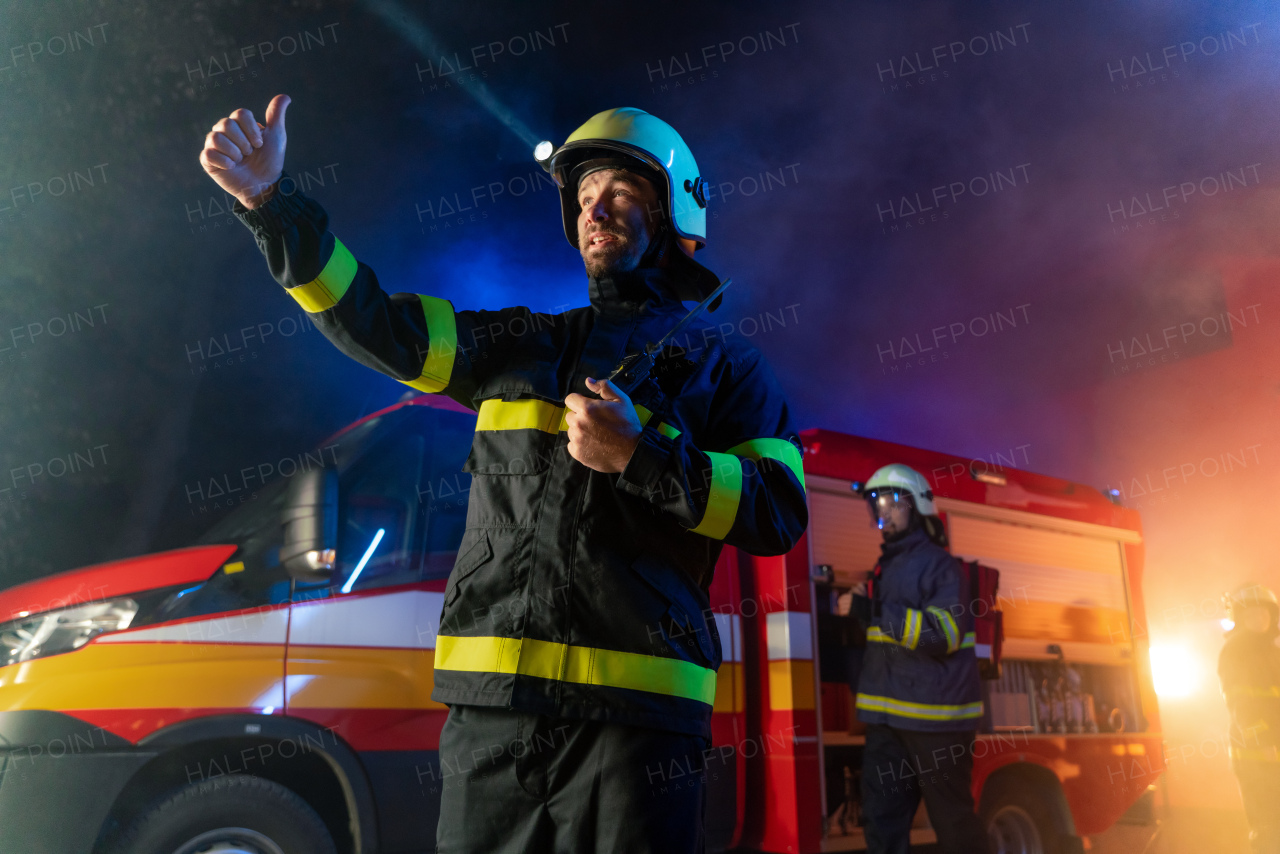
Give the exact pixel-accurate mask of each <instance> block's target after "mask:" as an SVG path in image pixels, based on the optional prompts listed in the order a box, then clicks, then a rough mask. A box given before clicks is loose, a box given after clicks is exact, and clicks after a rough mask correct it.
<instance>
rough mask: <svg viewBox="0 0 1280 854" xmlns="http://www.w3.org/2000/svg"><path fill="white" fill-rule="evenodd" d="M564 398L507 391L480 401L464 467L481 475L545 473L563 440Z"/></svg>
mask: <svg viewBox="0 0 1280 854" xmlns="http://www.w3.org/2000/svg"><path fill="white" fill-rule="evenodd" d="M564 414H565V408H564V405H563V402H554V401H550V400H546V399H543V398H536V397H517V396H516V395H515V394H514V393H510V392H509V393H505V394H501V395H498V396H496V397H490V398H488V399H486V400H483V401H480V405H479V407H478V412H477V415H476V434H475V437H474V438H473V439H472V441H471V453H470V454H469V455H468V456H467V461H466V463H465V464H464V465H463V467H462V470H463V471H466V472H470V473H471V474H477V475H499V476H501V475H516V476H519V475H529V474H541V473H543V472H545V471H546V470H547V469H549V468H550V467H551V461H552V459H553V458H554V456H555V454H556V453H557V449H558V448H559V447H560V446H561V445H562V444H567V438H566V437H565V436H564V435H563V432H562V431H563V430H564Z"/></svg>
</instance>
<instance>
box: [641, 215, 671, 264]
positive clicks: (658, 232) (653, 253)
mask: <svg viewBox="0 0 1280 854" xmlns="http://www.w3.org/2000/svg"><path fill="white" fill-rule="evenodd" d="M668 234H669V232H668V230H667V223H666V221H665V219H664V220H663V221H662V222H660V223H658V227H657V228H656V229H654V231H653V236H652V237H651V238H650V239H649V246H648V247H647V248H646V249H645V250H644V254H643V255H641V256H640V261H639V262H638V263H637V264H636V266H637V267H657V266H659V265H661V264H662V259H663V258H664V257H666V254H667V247H668V246H669V245H670V243H671V241H670V240H668V239H667V235H668Z"/></svg>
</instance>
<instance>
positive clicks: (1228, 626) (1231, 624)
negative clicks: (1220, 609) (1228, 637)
mask: <svg viewBox="0 0 1280 854" xmlns="http://www.w3.org/2000/svg"><path fill="white" fill-rule="evenodd" d="M1218 625H1220V626H1222V630H1223V631H1224V632H1229V631H1231V630H1232V629H1234V628H1235V627H1236V624H1235V621H1234V620H1232V619H1231V618H1230V617H1223V618H1222V619H1221V620H1219V621H1218Z"/></svg>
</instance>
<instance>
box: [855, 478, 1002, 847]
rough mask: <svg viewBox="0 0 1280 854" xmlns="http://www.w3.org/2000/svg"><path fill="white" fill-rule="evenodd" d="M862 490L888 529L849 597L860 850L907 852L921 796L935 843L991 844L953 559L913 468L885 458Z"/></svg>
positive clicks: (967, 625) (971, 663)
mask: <svg viewBox="0 0 1280 854" xmlns="http://www.w3.org/2000/svg"><path fill="white" fill-rule="evenodd" d="M861 492H862V494H863V496H864V497H865V498H866V499H867V502H868V505H869V508H870V511H871V518H872V521H873V522H874V523H875V524H876V525H877V527H879V528H880V531H881V533H882V535H883V538H884V542H883V544H882V545H881V547H880V562H879V564H878V565H877V567H876V571H875V573H874V574H873V576H872V580H871V584H870V589H869V590H867V589H865V585H860V586H859V587H858V588H855V596H854V599H853V609H854V611H855V612H856V613H857V614H858V616H859V618H860V619H861V620H862V621H863V623H864V624H865V625H866V627H867V644H866V647H865V650H864V653H863V660H862V670H861V673H860V674H859V678H858V684H857V691H856V696H857V700H856V705H857V709H858V719H859V720H861V721H863V722H864V723H866V724H867V743H866V748H865V750H864V752H863V760H862V810H863V816H864V818H865V821H866V836H867V850H868V851H871V852H877V853H878V854H906V852H907V849H908V846H909V844H910V833H911V822H912V819H913V818H914V816H915V813H916V808H917V807H918V806H919V804H920V798H921V797H923V798H924V802H925V807H926V808H927V809H928V811H929V820H930V822H931V824H932V825H933V828H934V831H935V832H936V833H937V836H938V845H939V848H940V850H941V851H943V852H946V854H975V852H983V851H986V850H988V842H987V835H986V833H985V831H984V830H983V827H982V822H981V820H980V819H979V818H978V817H977V816H976V815H975V814H974V805H973V793H972V790H971V788H970V778H971V775H972V771H973V743H974V735H975V733H976V731H977V725H978V720H979V719H980V718H981V717H982V690H981V683H980V681H979V677H978V665H977V660H976V659H975V658H974V652H973V643H974V637H973V631H972V622H973V620H972V616H971V613H970V609H969V602H968V601H966V600H967V592H964V591H962V587H963V576H962V574H961V570H960V566H959V563H958V561H956V559H955V558H954V557H952V556H951V554H950V553H948V552H947V550H946V548H945V546H946V533H945V529H944V528H943V526H942V521H941V520H940V519H939V518H938V516H937V511H936V509H935V507H934V503H933V492H932V490H931V489H930V488H929V482H928V481H927V480H925V478H924V476H923V475H921V474H920V473H919V472H917V471H915V470H914V469H911V468H909V467H908V466H905V465H901V464H894V465H888V466H885V467H883V468H881V469H879V470H877V471H876V472H875V474H873V475H872V476H871V479H870V480H868V481H867V483H866V484H865V485H862V486H861Z"/></svg>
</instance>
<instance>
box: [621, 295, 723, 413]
mask: <svg viewBox="0 0 1280 854" xmlns="http://www.w3.org/2000/svg"><path fill="white" fill-rule="evenodd" d="M732 281H733V279H725V280H724V281H723V282H721V283H720V286H719V287H717V288H716V289H715V290H714V291H712V292H711V293H710V294H708V295H707V298H706V299H704V300H703V301H702V302H700V303H698V304H697V305H695V306H694V307H693V309H692V310H691V311H690V312H689V313H688V314H686V315H685V316H684V317H683V318H681V320H680V322H679V323H677V324H676V325H675V326H673V327H671V329H669V330H668V331H667V334H666V335H663V336H662V337H661V338H659V339H658V340H657V341H656V342H654V343H652V344H648V345H646V346H645V348H644V349H643V350H641V351H640V352H639V353H630V354H628V355H627V356H625V357H623V359H622V361H621V362H619V363H618V366H617V367H616V368H614V369H613V373H611V374H609V376H608V377H606V379H607V380H609V381H610V382H612V383H613V384H614V385H615V386H617V387H618V388H619V389H620V390H621V391H622V393H623V394H626V395H630V394H631V393H632V392H633V391H635V390H636V389H637V388H638V387H639V386H640V384H641V383H642V382H644V381H645V380H646V379H647V378H648V376H649V374H650V372H651V371H653V364H654V362H655V361H656V360H657V358H658V354H659V353H661V352H662V348H663V347H665V346H667V343H668V342H669V341H671V339H672V338H675V337H676V336H677V335H679V334H680V333H681V332H682V331H684V328H685V327H686V326H688V325H689V324H690V323H692V322H693V319H694V318H695V317H697V316H698V315H700V314H702V312H703V310H704V309H706V307H707V306H708V305H710V304H711V303H712V301H714V300H715V298H716V297H718V296H720V294H722V293H724V289H725V288H727V287H729V283H730V282H732Z"/></svg>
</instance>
